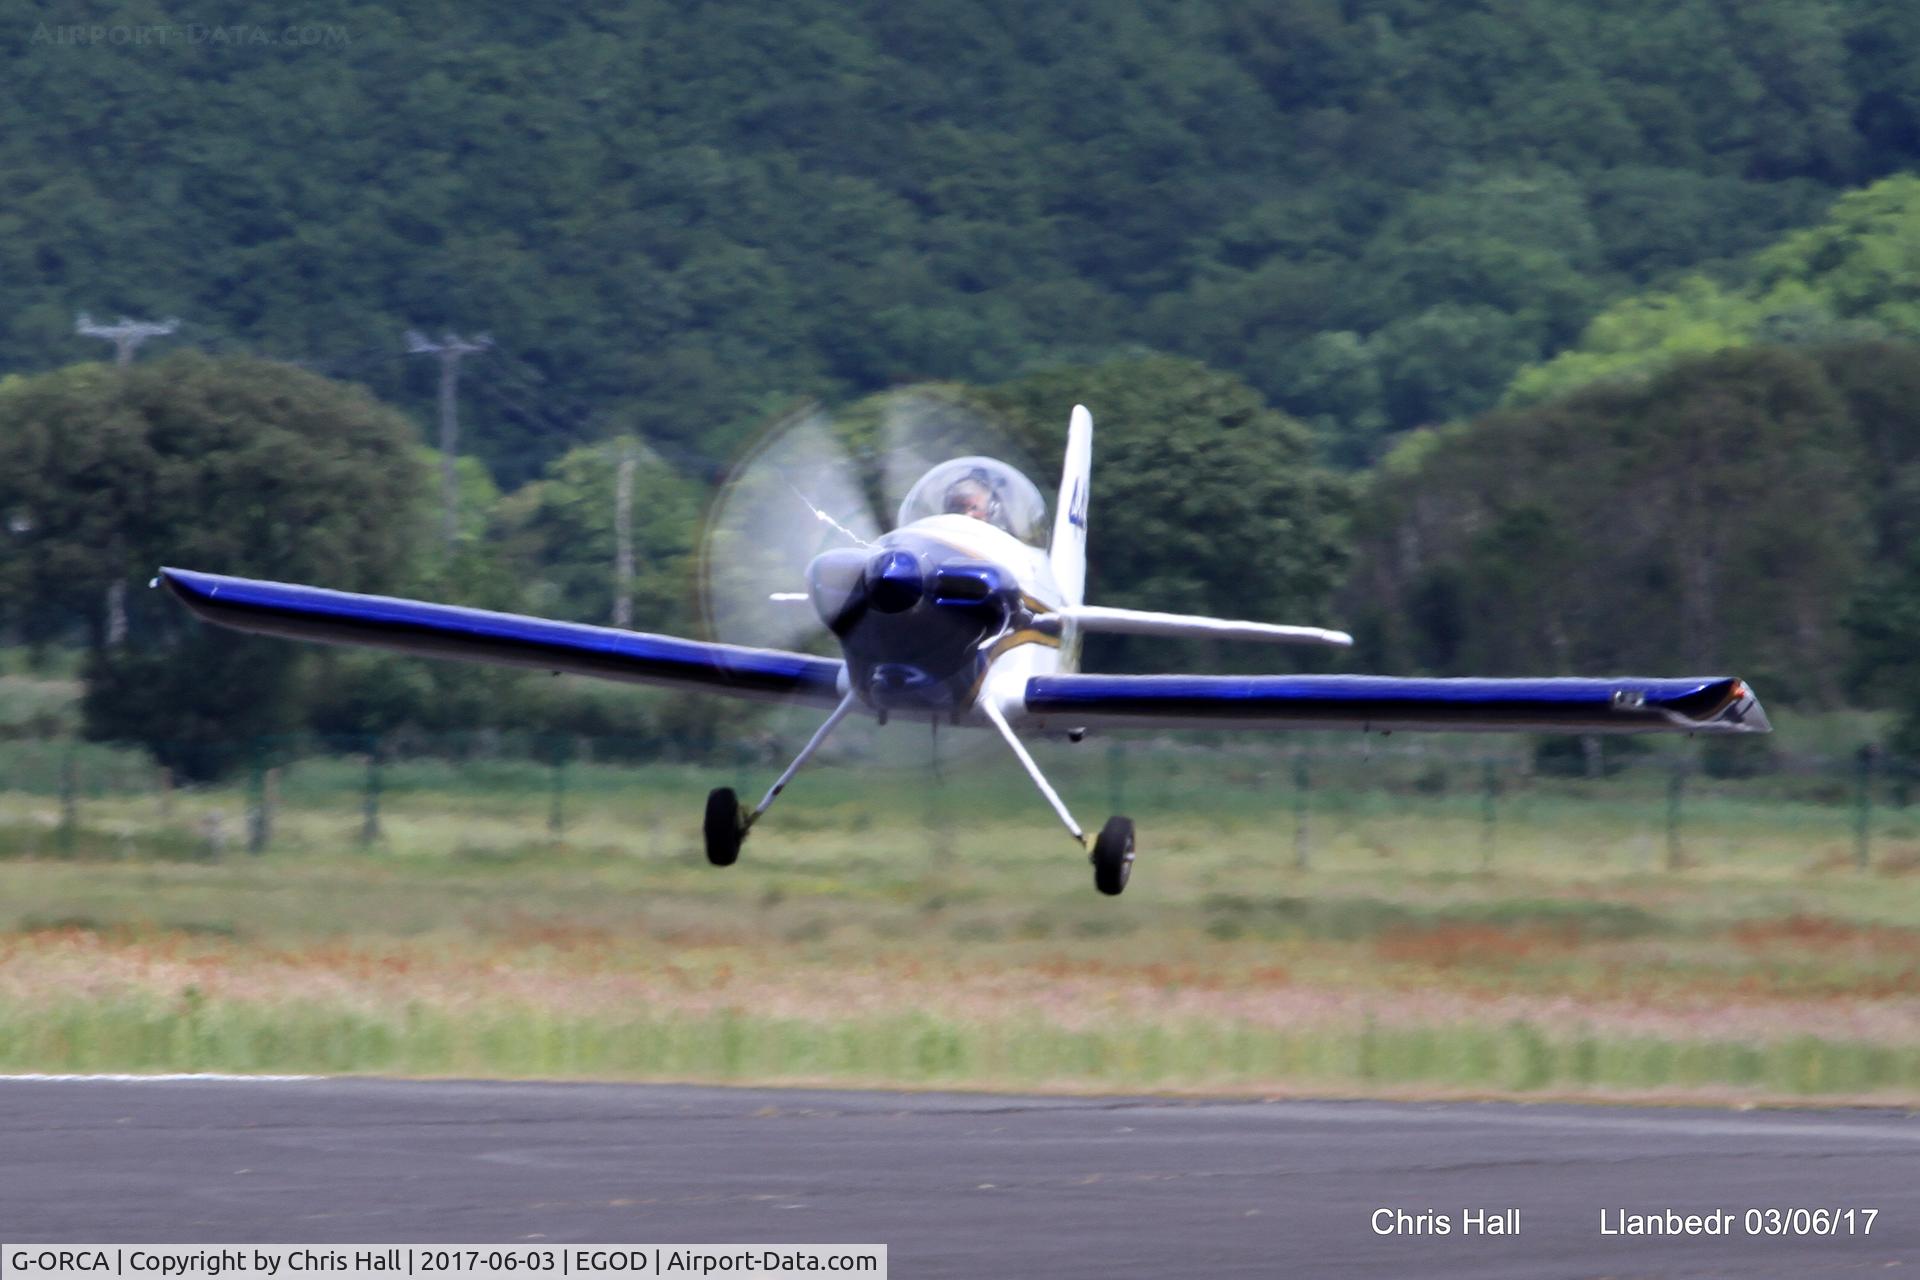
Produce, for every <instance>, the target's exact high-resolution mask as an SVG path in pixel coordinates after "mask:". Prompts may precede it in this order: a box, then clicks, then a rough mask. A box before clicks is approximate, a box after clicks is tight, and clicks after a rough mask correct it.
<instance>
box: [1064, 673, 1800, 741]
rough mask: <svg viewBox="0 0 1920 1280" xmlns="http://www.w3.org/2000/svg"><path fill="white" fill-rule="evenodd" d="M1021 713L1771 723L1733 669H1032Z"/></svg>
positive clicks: (1611, 729) (1091, 719) (1156, 721)
mask: <svg viewBox="0 0 1920 1280" xmlns="http://www.w3.org/2000/svg"><path fill="white" fill-rule="evenodd" d="M1026 713H1027V722H1028V723H1029V724H1032V725H1034V726H1035V727H1037V728H1041V729H1083V728H1090V727H1115V728H1128V727H1144V728H1202V729H1203V728H1210V727H1218V728H1265V729H1361V730H1369V731H1373V732H1388V731H1391V730H1395V729H1406V730H1487V731H1527V730H1532V731H1538V732H1545V733H1645V732H1659V731H1663V730H1664V731H1668V732H1684V733H1767V732H1769V731H1770V730H1771V729H1772V726H1771V725H1770V724H1768V723H1767V716H1766V712H1765V711H1763V710H1762V709H1761V707H1760V703H1759V700H1758V699H1756V698H1755V697H1754V696H1753V693H1752V691H1751V690H1750V689H1748V688H1747V686H1746V683H1745V682H1744V681H1741V680H1736V679H1734V678H1732V677H1731V676H1710V677H1701V678H1696V679H1680V680H1649V679H1641V678H1638V677H1634V676H1620V677H1616V678H1613V679H1597V680H1596V679H1554V680H1439V679H1412V678H1403V677H1399V676H1102V675H1055V676H1036V677H1034V678H1033V679H1031V680H1029V681H1027V694H1026Z"/></svg>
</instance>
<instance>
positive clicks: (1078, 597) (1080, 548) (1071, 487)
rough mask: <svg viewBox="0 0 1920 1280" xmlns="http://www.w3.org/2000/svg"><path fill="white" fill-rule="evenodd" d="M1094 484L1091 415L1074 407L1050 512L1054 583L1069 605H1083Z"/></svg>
mask: <svg viewBox="0 0 1920 1280" xmlns="http://www.w3.org/2000/svg"><path fill="white" fill-rule="evenodd" d="M1092 484H1093V415H1092V414H1090V413H1088V412H1087V408H1086V406H1085V405H1079V404H1077V405H1075V406H1073V417H1072V419H1070V420H1069V421H1068V423H1067V461H1066V465H1065V466H1064V467H1062V468H1061V471H1060V501H1059V502H1058V503H1057V504H1056V505H1055V506H1054V509H1053V548H1052V551H1051V552H1050V553H1049V555H1050V558H1051V560H1052V565H1053V581H1054V584H1055V585H1056V586H1058V587H1059V588H1060V594H1061V596H1062V597H1063V599H1064V601H1065V603H1066V604H1067V605H1069V606H1072V605H1079V604H1085V603H1086V594H1087V504H1088V499H1089V498H1090V497H1091V486H1092Z"/></svg>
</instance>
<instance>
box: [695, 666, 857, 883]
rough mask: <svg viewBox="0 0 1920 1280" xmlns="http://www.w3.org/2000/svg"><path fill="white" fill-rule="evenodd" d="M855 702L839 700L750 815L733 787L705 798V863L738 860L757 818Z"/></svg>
mask: <svg viewBox="0 0 1920 1280" xmlns="http://www.w3.org/2000/svg"><path fill="white" fill-rule="evenodd" d="M855 701H856V700H855V698H854V695H853V694H851V693H849V694H848V695H847V696H846V697H844V698H842V699H841V700H840V705H839V706H837V707H835V708H834V709H833V714H832V715H830V716H828V717H827V720H826V723H825V724H823V725H821V726H820V727H819V728H818V729H815V730H814V731H813V736H812V737H811V738H808V739H807V745H806V746H804V747H802V748H800V754H799V755H797V756H795V757H794V758H793V763H792V764H790V765H788V766H787V771H786V772H785V773H783V774H781V775H780V777H779V779H778V780H777V781H775V782H774V784H773V786H771V787H769V788H768V789H767V794H766V795H764V796H762V797H761V799H760V803H759V804H757V805H755V806H754V807H753V811H752V812H751V813H747V814H744V815H743V814H742V813H741V812H740V797H739V796H737V795H735V794H734V792H733V788H732V787H715V788H714V789H713V790H712V791H711V792H709V793H708V794H707V820H706V823H705V832H706V838H707V861H708V862H711V863H712V864H713V865H714V866H716V867H730V866H732V865H733V864H734V863H735V862H736V861H737V860H738V859H739V857H740V846H741V844H743V843H744V842H745V841H746V838H747V832H749V831H751V830H752V829H753V824H754V823H756V822H758V821H759V820H760V815H761V814H763V813H765V812H766V811H767V810H768V809H769V808H771V807H772V805H773V801H774V798H775V797H776V796H778V795H779V794H780V793H781V792H782V791H784V790H786V787H787V783H788V782H790V781H792V779H793V775H794V774H796V773H798V772H800V766H801V765H803V764H805V763H806V762H807V760H808V759H809V758H811V757H812V755H813V753H814V752H816V751H818V750H819V749H820V744H821V743H823V742H825V741H826V740H827V735H828V734H830V733H832V732H833V727H834V726H835V725H837V724H839V723H840V722H841V721H842V720H845V719H846V718H847V713H848V712H850V711H852V710H853V707H854V702H855Z"/></svg>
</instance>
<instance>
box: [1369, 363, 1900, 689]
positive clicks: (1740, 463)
mask: <svg viewBox="0 0 1920 1280" xmlns="http://www.w3.org/2000/svg"><path fill="white" fill-rule="evenodd" d="M1864 471H1865V462H1864V454H1863V451H1862V449H1861V447H1860V443H1859V439H1858V434H1857V430H1856V428H1855V426H1854V424H1853V423H1852V422H1851V421H1850V420H1849V418H1848V415H1847V406H1846V402H1845V401H1844V400H1843V399H1842V398H1841V396H1839V395H1838V394H1837V393H1836V392H1835V390H1834V388H1833V386H1832V385H1831V383H1830V382H1829V381H1828V380H1827V378H1826V376H1825V374H1824V372H1823V370H1822V368H1821V366H1820V365H1819V364H1818V363H1817V362H1815V361H1814V360H1812V359H1809V358H1808V357H1807V356H1806V355H1805V354H1802V353H1798V352H1795V351H1789V350H1779V349H1769V348H1755V349H1752V350H1747V351H1738V352H1727V353H1723V354H1720V355H1717V356H1710V357H1705V358H1702V359H1697V360H1694V361H1690V362H1687V363H1683V364H1680V365H1677V366H1675V367H1674V368H1672V369H1670V370H1668V371H1667V372H1665V373H1663V374H1661V375H1659V376H1657V377H1655V378H1653V379H1652V380H1651V381H1650V382H1648V383H1646V384H1645V385H1640V386H1612V385H1609V386H1602V387H1595V388H1590V389H1588V390H1587V391H1584V392H1581V393H1579V394H1577V395H1574V396H1570V397H1565V398H1561V399H1557V400H1552V401H1548V402H1545V403H1542V404H1539V405H1534V406H1530V407H1527V408H1524V409H1513V410H1503V411H1500V412H1497V413H1494V414H1490V415H1487V416H1486V417H1484V418H1480V419H1477V420H1475V421H1473V422H1472V423H1469V424H1463V425H1460V426H1456V427H1450V428H1447V429H1445V430H1442V431H1438V432H1433V433H1423V434H1422V436H1421V437H1420V438H1419V447H1418V448H1410V449H1408V450H1406V451H1404V456H1395V457H1391V458H1389V460H1388V462H1387V464H1386V465H1385V466H1383V467H1381V468H1380V470H1379V471H1378V473H1377V474H1376V476H1375V478H1374V480H1373V482H1372V484H1371V485H1370V489H1369V494H1368V500H1367V501H1366V503H1365V504H1364V505H1363V508H1362V509H1363V511H1364V513H1365V514H1364V516H1363V518H1362V521H1361V529H1360V537H1359V547H1360V551H1359V556H1358V564H1357V566H1356V572H1355V574H1354V576H1353V578H1352V580H1351V581H1350V583H1349V586H1348V598H1349V600H1350V602H1351V604H1352V607H1353V609H1354V611H1355V613H1356V615H1358V616H1359V617H1360V618H1361V619H1362V621H1363V623H1364V630H1365V632H1366V634H1367V635H1368V636H1369V639H1370V643H1371V644H1372V645H1373V649H1374V651H1373V653H1372V654H1371V656H1373V657H1375V658H1376V659H1378V660H1380V661H1382V662H1384V663H1386V664H1388V665H1402V664H1418V665H1424V666H1428V667H1429V668H1430V669H1438V670H1439V671H1440V672H1442V673H1444V674H1467V673H1470V672H1476V671H1477V672H1482V673H1489V674H1502V673H1512V674H1523V673H1532V674H1545V673H1556V674H1569V675H1572V674H1593V675H1599V674H1606V673H1609V672H1613V671H1620V670H1643V671H1656V672H1657V671H1663V670H1665V671H1684V672H1699V673H1703V674H1705V673H1712V672H1718V671H1723V670H1734V671H1738V672H1740V673H1741V674H1743V675H1747V676H1749V677H1751V678H1753V679H1755V680H1756V681H1763V682H1765V683H1766V685H1767V687H1768V688H1769V689H1770V690H1773V691H1775V692H1774V696H1776V697H1781V698H1785V699H1787V700H1792V699H1794V698H1803V699H1807V700H1811V701H1823V702H1832V701H1835V700H1837V698H1838V696H1839V693H1840V680H1839V678H1838V677H1839V672H1840V671H1841V669H1842V667H1843V666H1844V664H1845V661H1846V646H1845V643H1844V639H1843V637H1842V636H1841V635H1840V634H1839V633H1838V630H1837V628H1835V627H1834V626H1833V625H1832V619H1833V618H1835V617H1837V616H1838V614H1839V613H1840V611H1841V610H1842V609H1843V608H1844V606H1845V604H1846V602H1847V601H1848V600H1849V599H1850V598H1851V597H1852V594H1853V591H1854V585H1855V583H1857V581H1858V580H1859V576H1860V573H1861V571H1862V569H1863V567H1864V564H1865V562H1866V553H1867V550H1868V547H1869V541H1868V537H1867V532H1868V514H1869V497H1868V488H1867V485H1866V482H1865V479H1864V475H1863V473H1864Z"/></svg>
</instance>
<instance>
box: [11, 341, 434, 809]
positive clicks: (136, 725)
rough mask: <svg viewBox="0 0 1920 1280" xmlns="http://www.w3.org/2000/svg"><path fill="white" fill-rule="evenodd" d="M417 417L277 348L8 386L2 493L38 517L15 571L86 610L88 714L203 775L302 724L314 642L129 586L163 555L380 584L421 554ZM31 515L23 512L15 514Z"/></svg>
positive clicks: (299, 577) (41, 597)
mask: <svg viewBox="0 0 1920 1280" xmlns="http://www.w3.org/2000/svg"><path fill="white" fill-rule="evenodd" d="M414 436H415V431H414V428H413V427H412V426H411V424H409V423H408V422H407V421H406V420H405V419H404V418H402V417H401V416H400V415H398V414H396V413H394V412H393V411H392V410H391V409H388V408H386V407H384V406H382V405H380V404H379V403H378V402H376V401H375V400H373V399H372V397H370V396H368V395H367V394H366V393H365V392H364V391H362V390H360V389H359V388H357V387H352V386H347V385H344V384H340V383H335V382H330V381H328V380H327V379H325V378H321V377H318V376H316V375H314V374H310V373H306V372H304V371H302V370H299V369H293V368H289V367H287V366H285V365H280V364H275V363H273V362H270V361H265V360H256V359H250V358H227V359H210V358H207V357H205V356H201V355H197V354H192V353H183V354H177V355H172V356H168V357H166V358H164V359H160V360H154V361H149V362H144V363H141V364H137V365H134V366H132V367H130V368H128V369H112V368H108V367H106V366H104V365H83V366H77V367H74V368H69V369H62V370H58V371H56V372H53V373H49V374H43V375H39V376H37V377H30V378H23V379H20V380H18V381H16V382H12V383H9V384H8V385H7V386H6V387H4V388H0V510H5V511H10V512H13V513H15V516H16V517H17V518H18V520H23V521H24V523H25V524H26V526H27V527H26V528H25V529H24V530H23V531H21V532H18V533H16V534H14V535H13V537H12V538H11V539H10V541H9V542H8V543H7V544H6V546H7V551H8V555H7V557H6V564H5V568H4V575H5V576H4V581H5V585H6V588H7V590H8V591H9V593H10V594H11V593H13V592H19V593H21V596H22V597H23V598H25V599H28V600H31V601H33V602H34V603H35V606H36V608H39V609H45V610H58V611H61V612H65V613H67V614H68V615H70V616H72V617H77V618H79V619H81V620H82V624H81V625H82V627H83V628H84V632H85V635H86V638H87V648H88V655H89V656H88V661H87V667H86V673H87V690H86V696H85V701H84V717H85V727H86V732H87V733H88V734H89V736H92V737H96V738H105V739H114V740H121V741H132V742H139V743H143V744H145V745H146V746H148V747H149V748H151V749H152V750H153V751H154V753H155V755H156V756H157V757H158V758H159V759H161V760H162V761H163V762H165V763H168V764H170V765H174V766H176V767H179V768H181V769H183V770H185V771H186V772H188V773H190V774H193V775H196V776H204V775H206V774H209V773H212V772H215V771H217V770H219V769H220V768H223V767H225V766H226V765H228V764H230V763H232V758H231V755H230V749H231V747H232V746H233V745H234V744H235V743H237V742H238V741H239V740H242V739H245V738H249V737H253V736H256V735H260V734H265V733H275V732H284V731H286V730H288V729H290V728H292V727H293V726H294V725H295V724H296V723H297V712H298V709H299V708H298V701H299V683H298V678H299V673H300V670H301V666H302V658H303V656H304V655H303V651H302V650H301V649H300V648H298V647H296V646H292V645H287V644H284V643H281V642H278V641H264V640H258V639H253V638H249V637H239V636H235V635H233V634H231V633H228V632H224V631H220V630H217V629H215V628H211V627H207V626H205V625H203V624H201V623H199V622H197V621H195V620H193V619H192V618H190V617H189V616H187V615H186V613H185V611H184V610H182V609H180V608H179V607H178V606H177V605H175V604H173V603H172V602H171V601H167V600H164V599H162V598H161V597H160V596H159V594H158V593H151V592H145V591H135V592H132V593H130V602H129V610H128V612H129V618H130V628H129V632H128V635H127V637H126V639H125V641H124V642H119V641H117V640H116V638H115V637H114V636H113V635H112V634H111V629H110V627H109V625H108V619H107V606H106V604H105V601H106V599H107V596H108V592H109V588H110V587H111V586H113V585H114V584H116V583H118V584H127V585H136V584H144V583H145V582H146V581H147V579H148V578H150V577H151V576H152V575H153V572H154V570H155V569H156V568H157V567H159V566H160V565H162V564H172V565H181V566H186V567H192V568H200V569H209V570H214V571H217V572H228V573H237V574H242V575H245V576H250V577H267V578H285V579H292V580H296V581H323V582H325V583H327V584H328V585H331V586H335V587H339V588H343V589H347V590H368V589H378V588H381V587H384V586H386V585H388V584H390V583H391V582H393V581H394V580H395V579H396V577H397V576H398V574H399V573H400V572H401V571H402V568H403V566H404V562H405V558H406V551H407V547H408V543H409V540H410V539H411V538H412V537H413V535H414V532H415V530H414V529H413V527H412V521H411V520H410V519H409V513H411V512H413V511H415V510H416V509H417V508H416V503H417V502H418V499H419V495H420V493H421V491H422V488H423V486H422V483H421V481H422V476H421V473H420V468H419V464H418V462H417V461H416V459H415V456H414V454H413V448H412V441H413V438H414ZM16 527H17V524H16Z"/></svg>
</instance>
